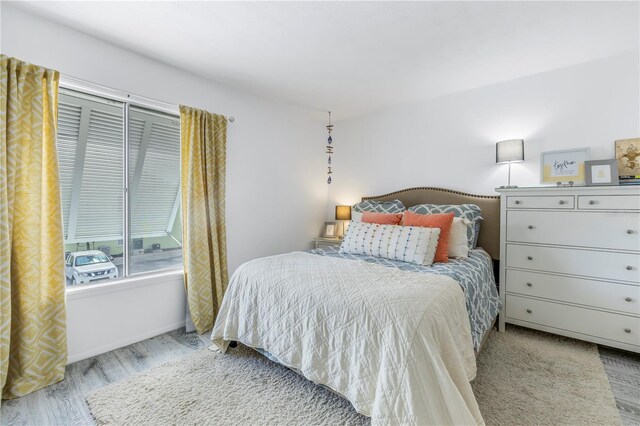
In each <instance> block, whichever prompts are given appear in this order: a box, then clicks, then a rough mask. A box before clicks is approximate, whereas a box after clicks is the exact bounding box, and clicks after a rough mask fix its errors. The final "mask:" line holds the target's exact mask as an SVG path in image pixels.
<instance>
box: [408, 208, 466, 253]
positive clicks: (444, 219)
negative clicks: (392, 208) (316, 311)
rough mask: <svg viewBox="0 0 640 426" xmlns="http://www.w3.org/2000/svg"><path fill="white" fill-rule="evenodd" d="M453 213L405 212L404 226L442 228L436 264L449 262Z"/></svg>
mask: <svg viewBox="0 0 640 426" xmlns="http://www.w3.org/2000/svg"><path fill="white" fill-rule="evenodd" d="M453 216H454V214H453V212H452V213H443V214H418V213H413V212H410V211H406V212H404V223H403V224H404V226H423V227H425V228H440V239H439V240H438V248H437V249H436V257H435V259H433V261H434V262H443V263H446V262H448V261H449V234H450V232H451V225H452V224H453Z"/></svg>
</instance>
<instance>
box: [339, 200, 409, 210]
mask: <svg viewBox="0 0 640 426" xmlns="http://www.w3.org/2000/svg"><path fill="white" fill-rule="evenodd" d="M352 210H353V211H354V212H358V213H362V212H374V213H402V212H403V211H405V210H406V208H405V207H404V204H402V201H400V200H393V201H373V200H367V201H361V202H359V203H357V204H354V205H353V208H352Z"/></svg>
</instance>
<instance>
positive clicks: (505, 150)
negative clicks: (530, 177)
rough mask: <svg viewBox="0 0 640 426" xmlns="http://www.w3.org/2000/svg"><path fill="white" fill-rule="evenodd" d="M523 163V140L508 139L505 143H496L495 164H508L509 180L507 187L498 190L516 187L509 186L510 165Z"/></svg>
mask: <svg viewBox="0 0 640 426" xmlns="http://www.w3.org/2000/svg"><path fill="white" fill-rule="evenodd" d="M523 161H524V140H523V139H509V140H506V141H500V142H498V143H496V163H497V164H504V163H508V164H509V178H508V181H507V186H501V187H500V188H517V186H516V185H514V186H512V185H511V163H522V162H523Z"/></svg>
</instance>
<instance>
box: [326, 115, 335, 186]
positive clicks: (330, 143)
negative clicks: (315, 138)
mask: <svg viewBox="0 0 640 426" xmlns="http://www.w3.org/2000/svg"><path fill="white" fill-rule="evenodd" d="M332 130H333V124H331V111H329V124H327V132H328V133H329V138H328V139H327V151H326V154H327V155H328V156H329V158H327V175H328V176H329V177H328V178H327V184H331V173H333V172H332V171H331V155H332V154H333V138H332V137H331V131H332Z"/></svg>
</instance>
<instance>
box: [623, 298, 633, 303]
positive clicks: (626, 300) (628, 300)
mask: <svg viewBox="0 0 640 426" xmlns="http://www.w3.org/2000/svg"><path fill="white" fill-rule="evenodd" d="M624 300H625V302H631V300H632V299H631V298H630V297H625V298H624Z"/></svg>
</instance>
